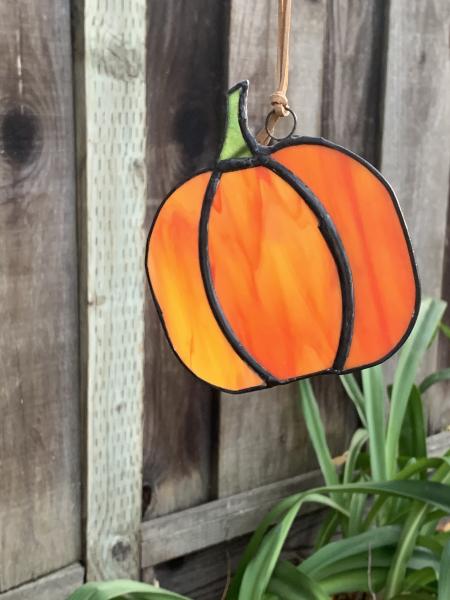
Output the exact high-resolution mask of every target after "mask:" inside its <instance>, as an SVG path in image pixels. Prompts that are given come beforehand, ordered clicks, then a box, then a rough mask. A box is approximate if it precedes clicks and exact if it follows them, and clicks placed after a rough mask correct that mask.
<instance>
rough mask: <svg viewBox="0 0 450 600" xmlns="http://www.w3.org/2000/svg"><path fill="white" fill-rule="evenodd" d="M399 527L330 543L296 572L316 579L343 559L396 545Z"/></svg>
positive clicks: (368, 532) (376, 529)
mask: <svg viewBox="0 0 450 600" xmlns="http://www.w3.org/2000/svg"><path fill="white" fill-rule="evenodd" d="M400 531H401V530H400V527H398V526H385V527H377V528H375V529H370V530H369V531H365V532H364V533H361V534H359V535H354V536H352V537H349V538H347V539H342V540H338V541H336V542H331V543H330V544H328V545H327V546H325V547H324V548H322V549H321V550H318V551H317V552H315V553H314V554H312V555H311V556H310V557H309V558H307V559H306V560H304V561H303V562H302V563H301V565H300V566H299V567H298V570H299V571H301V572H302V573H305V574H306V575H309V576H310V577H313V578H317V577H318V576H320V573H321V571H322V570H324V569H327V568H328V567H329V566H330V565H332V564H334V563H336V562H338V561H341V560H342V559H344V558H348V557H353V556H356V555H361V553H362V552H365V553H366V554H367V553H368V551H369V548H370V549H371V550H375V549H377V548H381V547H386V546H389V545H394V544H396V542H397V540H398V536H399V534H400Z"/></svg>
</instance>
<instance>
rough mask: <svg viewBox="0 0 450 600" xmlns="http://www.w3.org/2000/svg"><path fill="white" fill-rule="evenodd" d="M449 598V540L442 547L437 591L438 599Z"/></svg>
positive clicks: (446, 599)
mask: <svg viewBox="0 0 450 600" xmlns="http://www.w3.org/2000/svg"><path fill="white" fill-rule="evenodd" d="M449 598H450V541H449V542H448V543H447V545H446V546H445V548H444V551H443V552H442V558H441V568H440V571H439V593H438V600H448V599H449Z"/></svg>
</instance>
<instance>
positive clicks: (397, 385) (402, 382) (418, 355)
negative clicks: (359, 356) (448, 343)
mask: <svg viewBox="0 0 450 600" xmlns="http://www.w3.org/2000/svg"><path fill="white" fill-rule="evenodd" d="M445 306H446V305H445V302H443V301H441V300H433V299H430V298H427V299H426V300H424V301H423V302H422V305H421V308H420V312H419V316H418V318H417V322H416V325H415V327H414V329H413V331H412V333H411V335H410V336H409V338H408V340H407V341H406V342H405V344H404V346H403V348H402V350H401V351H400V355H399V362H398V366H397V369H396V371H395V376H394V384H393V387H392V396H391V410H390V415H389V421H388V427H387V434H386V462H387V475H388V478H391V477H393V476H394V474H395V470H396V464H397V453H398V444H399V438H400V431H401V428H402V425H403V420H404V417H405V412H406V408H407V405H408V399H409V396H410V394H411V389H412V386H413V384H414V380H415V378H416V375H417V370H418V367H419V363H420V361H421V360H422V358H423V355H424V354H425V351H426V349H427V347H428V344H429V342H430V341H431V339H432V337H433V334H434V332H435V330H436V328H437V326H438V324H439V321H440V319H441V317H442V315H443V313H444V310H445Z"/></svg>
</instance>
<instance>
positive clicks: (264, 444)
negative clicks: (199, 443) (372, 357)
mask: <svg viewBox="0 0 450 600" xmlns="http://www.w3.org/2000/svg"><path fill="white" fill-rule="evenodd" d="M276 10H277V7H276V3H273V2H264V3H262V2H261V3H258V6H257V9H256V7H255V6H253V5H252V6H250V5H249V3H246V2H243V1H242V2H241V1H239V0H234V2H233V10H232V19H231V40H230V44H231V52H230V71H231V77H230V79H231V81H233V80H237V79H239V78H243V77H245V76H247V77H250V79H251V82H252V84H254V85H253V86H252V88H251V89H250V94H251V95H252V94H253V99H252V101H253V105H252V106H251V110H250V118H252V117H253V119H254V120H255V121H256V119H257V118H259V122H258V125H259V124H260V122H261V115H264V110H265V108H264V107H265V106H266V102H267V98H268V95H269V94H270V92H271V90H272V86H273V85H274V67H275V54H276V39H275V37H276ZM382 19H383V3H368V2H361V1H355V0H328V1H326V2H325V1H319V2H312V1H311V0H309V1H305V2H299V1H297V2H296V1H294V2H293V31H292V45H291V76H290V83H289V93H288V96H289V100H290V104H291V106H292V107H293V108H294V110H297V111H298V116H299V123H300V125H299V131H298V133H301V134H307V135H319V134H323V135H325V136H328V137H330V138H331V139H332V140H334V141H336V142H338V143H342V144H345V145H347V146H349V147H350V148H351V149H353V150H355V151H356V152H360V153H362V154H363V155H365V156H366V157H368V158H369V159H372V160H374V158H375V156H376V154H377V144H378V140H377V126H378V124H379V108H380V106H379V100H378V98H379V95H380V91H379V89H378V88H379V82H380V79H381V46H382V44H381V32H382V26H381V25H382ZM255 73H258V76H257V77H255V81H253V76H254V74H255ZM342 79H344V81H345V84H343V83H342ZM255 87H257V89H256V90H255ZM255 96H256V100H255ZM256 128H257V127H256ZM315 388H316V392H317V396H318V399H319V402H320V403H321V404H322V406H323V407H324V411H323V414H324V416H325V423H326V428H327V435H328V439H329V442H330V446H331V450H332V452H333V453H338V452H341V451H342V450H343V449H344V448H345V446H346V444H347V442H348V438H349V435H350V434H351V432H352V431H353V429H354V427H355V424H356V421H355V415H354V412H353V410H352V407H351V405H350V403H349V401H348V400H347V399H346V398H345V395H344V394H343V392H342V389H341V386H340V384H339V381H338V379H337V378H331V377H321V378H316V379H315ZM297 394H298V392H297V386H296V385H295V384H294V385H291V386H283V387H282V388H278V389H275V390H269V391H267V392H263V393H258V394H248V395H247V396H246V397H245V398H235V397H227V396H225V395H224V396H223V397H222V400H221V413H220V417H221V420H220V424H221V428H220V454H219V494H220V495H222V496H224V495H228V494H230V493H234V492H237V491H242V490H243V489H248V488H251V487H253V486H255V485H261V484H264V483H268V482H269V481H274V480H276V479H281V478H283V477H289V476H291V475H293V474H295V473H298V472H300V471H302V470H305V469H307V468H311V466H312V464H313V462H314V458H313V456H312V452H311V448H310V446H309V444H307V443H306V440H307V432H306V430H305V426H304V423H303V422H302V420H301V419H300V418H299V417H298V414H297V412H298V411H297V408H296V405H295V404H296V403H295V398H296V396H297Z"/></svg>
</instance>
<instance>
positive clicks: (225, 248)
mask: <svg viewBox="0 0 450 600" xmlns="http://www.w3.org/2000/svg"><path fill="white" fill-rule="evenodd" d="M208 248H209V259H210V264H211V273H212V280H213V283H214V287H215V290H216V294H217V298H218V301H219V304H220V306H221V308H222V310H223V312H224V314H225V316H226V318H227V320H228V323H229V324H230V326H231V328H232V330H233V332H234V333H235V335H236V337H237V338H238V339H239V341H240V342H241V343H242V344H243V345H244V347H245V348H246V349H247V351H248V352H249V353H250V355H251V356H252V357H253V358H254V359H255V360H256V361H257V362H258V363H259V364H260V365H261V366H263V367H264V368H265V369H266V370H267V371H268V372H270V373H271V374H272V375H274V376H275V377H277V378H279V379H281V380H283V379H289V378H293V377H299V376H301V375H305V374H309V373H314V372H318V371H322V370H324V369H328V368H331V367H332V365H333V362H334V359H335V356H336V352H337V348H338V344H339V337H340V330H341V318H342V297H341V289H340V282H339V275H338V272H337V267H336V264H335V262H334V259H333V256H332V255H331V252H330V250H329V248H328V246H327V244H326V242H325V240H324V238H323V237H322V234H321V232H320V230H319V228H318V220H317V218H316V216H315V215H314V214H313V212H312V211H311V209H310V208H309V207H308V205H307V204H306V203H305V201H304V200H303V199H302V198H301V196H299V194H298V193H297V192H296V191H295V190H294V189H293V188H292V187H291V186H290V185H289V184H288V183H286V182H285V181H284V180H283V179H281V178H280V177H279V176H278V175H276V174H275V173H273V172H272V171H270V170H269V169H267V168H265V167H255V168H248V169H244V170H240V171H233V172H228V173H224V174H223V175H222V177H221V179H220V182H219V185H218V188H217V191H216V194H215V197H214V200H213V204H212V208H211V213H210V220H209V224H208Z"/></svg>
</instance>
